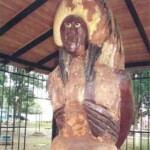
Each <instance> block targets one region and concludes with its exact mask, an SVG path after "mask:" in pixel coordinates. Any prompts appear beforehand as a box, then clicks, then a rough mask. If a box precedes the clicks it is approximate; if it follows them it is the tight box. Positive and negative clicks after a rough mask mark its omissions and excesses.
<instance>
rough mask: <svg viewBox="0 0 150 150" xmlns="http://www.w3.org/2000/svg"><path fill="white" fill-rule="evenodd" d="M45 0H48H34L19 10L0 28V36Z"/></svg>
mask: <svg viewBox="0 0 150 150" xmlns="http://www.w3.org/2000/svg"><path fill="white" fill-rule="evenodd" d="M47 1H48V0H36V1H35V2H33V3H32V4H31V5H29V6H28V7H27V8H25V9H24V10H23V11H22V12H20V13H19V14H18V15H16V16H15V17H14V18H12V19H11V20H10V21H8V22H7V23H6V24H5V25H4V26H3V27H1V28H0V36H1V35H3V34H4V33H6V32H7V31H8V30H9V29H11V28H12V27H13V26H15V25H16V24H17V23H19V22H20V21H22V20H23V19H24V18H25V17H27V16H28V15H30V14H31V13H32V12H33V11H35V10H36V9H37V8H39V7H40V6H41V5H43V4H44V3H45V2H47Z"/></svg>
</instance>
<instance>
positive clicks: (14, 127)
mask: <svg viewBox="0 0 150 150" xmlns="http://www.w3.org/2000/svg"><path fill="white" fill-rule="evenodd" d="M15 71H16V68H13V72H15ZM9 74H10V77H11V75H13V74H11V73H9ZM15 85H17V80H16V83H15ZM14 95H15V97H14V98H13V99H14V102H13V104H14V109H13V132H12V141H13V142H12V150H13V149H14V138H15V136H14V134H15V132H16V119H17V115H16V109H17V108H16V105H17V104H16V103H17V97H16V89H15V94H14Z"/></svg>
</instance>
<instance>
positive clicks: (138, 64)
mask: <svg viewBox="0 0 150 150" xmlns="http://www.w3.org/2000/svg"><path fill="white" fill-rule="evenodd" d="M148 66H149V67H150V61H145V62H134V63H126V64H125V67H126V68H134V67H148Z"/></svg>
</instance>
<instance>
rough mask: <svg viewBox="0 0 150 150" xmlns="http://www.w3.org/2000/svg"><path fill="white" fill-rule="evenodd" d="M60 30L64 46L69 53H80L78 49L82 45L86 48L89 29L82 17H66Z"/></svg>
mask: <svg viewBox="0 0 150 150" xmlns="http://www.w3.org/2000/svg"><path fill="white" fill-rule="evenodd" d="M60 32H61V39H62V42H63V46H64V48H65V49H66V51H67V52H68V53H71V54H77V53H79V52H78V51H79V48H80V47H81V46H82V47H84V49H85V45H86V44H87V39H88V30H87V26H86V24H85V22H84V20H83V19H82V18H80V17H78V16H68V17H66V18H65V19H64V21H63V23H62V25H61V28H60ZM77 55H78V54H77Z"/></svg>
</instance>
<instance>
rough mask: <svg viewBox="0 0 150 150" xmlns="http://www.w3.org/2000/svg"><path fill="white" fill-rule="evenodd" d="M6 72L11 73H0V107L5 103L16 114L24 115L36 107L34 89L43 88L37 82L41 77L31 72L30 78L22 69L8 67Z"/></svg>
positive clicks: (40, 83)
mask: <svg viewBox="0 0 150 150" xmlns="http://www.w3.org/2000/svg"><path fill="white" fill-rule="evenodd" d="M8 70H9V71H10V70H11V71H12V73H7V72H0V93H1V94H0V95H1V96H0V99H1V100H0V106H1V107H2V105H4V103H5V105H7V106H8V105H9V106H11V107H13V108H14V110H15V113H16V114H21V112H23V113H25V112H26V111H29V110H31V109H32V108H33V107H34V106H36V103H35V101H34V97H35V95H34V89H35V88H42V87H43V83H42V81H41V80H38V78H39V76H41V75H40V74H37V73H34V72H32V73H30V76H32V78H30V77H29V74H28V73H26V72H25V70H23V69H19V68H18V69H16V68H12V67H8ZM2 103H3V104H2Z"/></svg>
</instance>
